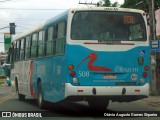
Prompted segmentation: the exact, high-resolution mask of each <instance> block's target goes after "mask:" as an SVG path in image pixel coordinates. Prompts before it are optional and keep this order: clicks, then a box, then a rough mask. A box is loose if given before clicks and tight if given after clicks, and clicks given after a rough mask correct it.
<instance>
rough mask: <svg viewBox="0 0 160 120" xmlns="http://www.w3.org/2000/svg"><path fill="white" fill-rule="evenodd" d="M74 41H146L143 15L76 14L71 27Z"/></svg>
mask: <svg viewBox="0 0 160 120" xmlns="http://www.w3.org/2000/svg"><path fill="white" fill-rule="evenodd" d="M71 39H72V40H103V41H107V40H112V41H113V40H115V41H145V40H146V27H145V22H144V19H143V17H142V15H141V14H139V13H129V12H118V11H116V12H111V11H109V12H103V11H99V12H91V11H90V12H84V11H82V12H76V13H75V15H74V17H73V19H72V26H71Z"/></svg>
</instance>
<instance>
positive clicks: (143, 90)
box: [65, 83, 149, 102]
mask: <svg viewBox="0 0 160 120" xmlns="http://www.w3.org/2000/svg"><path fill="white" fill-rule="evenodd" d="M148 96H149V84H148V83H147V84H145V85H144V86H73V85H72V84H70V83H66V84H65V97H66V98H81V99H82V98H84V99H85V98H93V97H106V98H108V99H111V100H112V101H119V102H125V101H128V102H130V101H134V100H138V99H142V98H146V97H148ZM117 98H118V99H117ZM129 98H131V99H129Z"/></svg>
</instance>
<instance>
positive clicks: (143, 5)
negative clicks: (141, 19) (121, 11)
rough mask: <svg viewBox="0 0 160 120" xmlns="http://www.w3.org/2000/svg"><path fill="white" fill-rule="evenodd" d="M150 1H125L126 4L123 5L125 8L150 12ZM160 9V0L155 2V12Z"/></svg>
mask: <svg viewBox="0 0 160 120" xmlns="http://www.w3.org/2000/svg"><path fill="white" fill-rule="evenodd" d="M148 1H150V0H124V4H123V5H121V7H123V8H134V9H141V10H144V11H145V12H149V4H148ZM159 8H160V0H155V10H157V9H159Z"/></svg>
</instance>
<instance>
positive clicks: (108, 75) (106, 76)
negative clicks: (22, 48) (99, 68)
mask: <svg viewBox="0 0 160 120" xmlns="http://www.w3.org/2000/svg"><path fill="white" fill-rule="evenodd" d="M103 78H104V79H116V78H117V76H116V75H115V74H105V75H104V76H103Z"/></svg>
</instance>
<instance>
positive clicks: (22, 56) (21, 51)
mask: <svg viewBox="0 0 160 120" xmlns="http://www.w3.org/2000/svg"><path fill="white" fill-rule="evenodd" d="M24 55H25V39H21V47H20V60H24V57H25V56H24Z"/></svg>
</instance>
